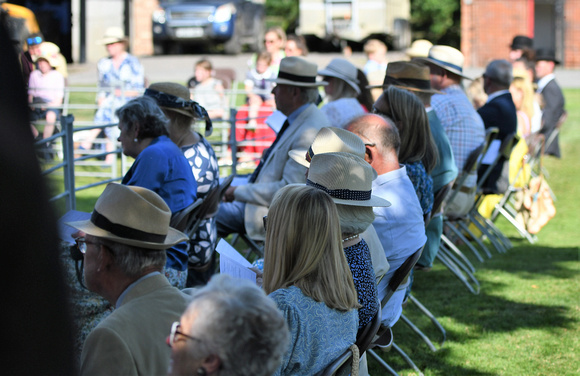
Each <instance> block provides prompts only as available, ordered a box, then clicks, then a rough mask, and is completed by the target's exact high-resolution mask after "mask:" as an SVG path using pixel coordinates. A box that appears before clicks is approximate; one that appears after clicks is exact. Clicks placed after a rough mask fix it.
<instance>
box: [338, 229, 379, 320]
mask: <svg viewBox="0 0 580 376" xmlns="http://www.w3.org/2000/svg"><path fill="white" fill-rule="evenodd" d="M344 254H345V256H346V261H348V266H349V267H350V271H351V273H352V278H353V280H354V287H355V288H356V293H357V295H358V302H359V304H360V305H361V306H362V307H361V308H359V310H358V327H359V329H360V328H363V327H364V326H365V325H366V324H368V323H369V322H371V320H372V319H373V316H374V315H375V314H376V313H377V311H378V310H379V301H378V298H377V285H376V283H375V272H374V271H373V264H372V261H371V252H370V251H369V246H368V245H367V243H366V242H365V241H364V239H361V241H360V242H358V243H357V244H355V245H351V246H350V247H346V248H344Z"/></svg>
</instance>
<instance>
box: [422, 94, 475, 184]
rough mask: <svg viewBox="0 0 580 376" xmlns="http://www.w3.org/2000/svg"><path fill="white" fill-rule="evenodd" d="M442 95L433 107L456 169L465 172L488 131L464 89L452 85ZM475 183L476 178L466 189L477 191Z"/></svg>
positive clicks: (471, 179)
mask: <svg viewBox="0 0 580 376" xmlns="http://www.w3.org/2000/svg"><path fill="white" fill-rule="evenodd" d="M441 91H442V92H444V93H445V94H435V95H433V97H432V98H431V107H433V110H434V111H435V113H436V114H437V117H439V120H441V125H442V126H443V129H445V133H446V134H447V137H448V138H449V143H450V144H451V148H452V149H453V156H454V158H455V164H456V165H457V169H458V170H459V171H462V170H463V165H464V164H465V162H466V161H467V157H468V156H469V153H471V151H472V150H474V149H475V148H477V147H478V146H479V145H481V143H482V142H483V141H484V140H485V127H484V125H483V120H481V117H480V116H479V114H478V113H477V111H475V109H474V108H473V105H472V104H471V102H470V101H469V99H468V98H467V95H465V93H464V91H463V89H462V88H461V86H459V85H451V86H449V87H447V88H445V89H442V90H441ZM476 183H477V176H476V175H475V174H474V175H473V176H470V177H469V178H467V180H466V181H465V184H464V185H465V186H466V187H474V186H475V184H476Z"/></svg>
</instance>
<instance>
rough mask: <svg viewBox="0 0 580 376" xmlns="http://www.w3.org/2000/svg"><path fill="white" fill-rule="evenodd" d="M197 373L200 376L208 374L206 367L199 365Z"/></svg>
mask: <svg viewBox="0 0 580 376" xmlns="http://www.w3.org/2000/svg"><path fill="white" fill-rule="evenodd" d="M196 374H197V375H199V376H206V375H207V371H206V370H205V368H203V367H199V368H198V369H197V371H196Z"/></svg>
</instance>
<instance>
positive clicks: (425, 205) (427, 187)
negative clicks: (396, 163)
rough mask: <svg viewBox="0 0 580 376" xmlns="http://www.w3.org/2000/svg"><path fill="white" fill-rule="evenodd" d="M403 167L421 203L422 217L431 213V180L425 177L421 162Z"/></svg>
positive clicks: (427, 176) (425, 173)
mask: <svg viewBox="0 0 580 376" xmlns="http://www.w3.org/2000/svg"><path fill="white" fill-rule="evenodd" d="M404 165H405V167H406V168H407V175H408V176H409V179H410V180H411V182H412V183H413V187H414V188H415V192H416V193H417V198H418V199H419V202H420V203H421V209H423V215H425V214H428V213H431V209H433V178H431V176H429V175H427V171H426V170H425V167H424V166H423V163H422V162H421V161H417V162H411V163H405V164H404Z"/></svg>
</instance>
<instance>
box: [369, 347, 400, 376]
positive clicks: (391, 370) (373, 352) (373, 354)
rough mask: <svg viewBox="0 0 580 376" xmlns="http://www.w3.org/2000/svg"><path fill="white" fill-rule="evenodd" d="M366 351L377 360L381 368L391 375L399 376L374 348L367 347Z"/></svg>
mask: <svg viewBox="0 0 580 376" xmlns="http://www.w3.org/2000/svg"><path fill="white" fill-rule="evenodd" d="M366 352H367V353H368V354H370V355H371V356H372V357H373V358H374V359H375V360H376V361H377V362H379V364H380V365H381V366H383V368H384V369H386V370H387V371H388V372H389V373H390V374H391V375H393V376H399V374H398V373H397V372H396V371H395V370H394V369H393V368H392V367H391V366H390V365H388V364H387V362H385V361H384V360H383V358H381V357H380V356H379V355H378V354H377V353H376V352H375V351H374V350H370V349H369V350H367V351H366Z"/></svg>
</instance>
